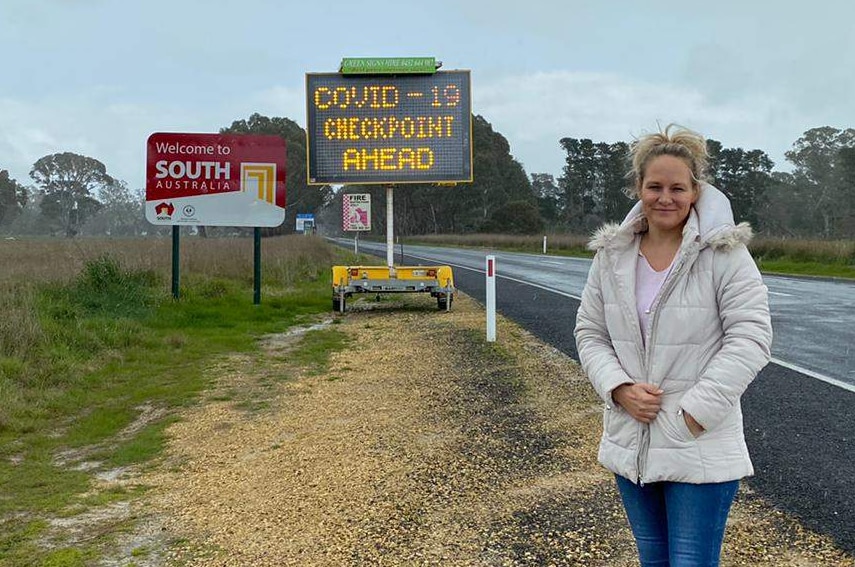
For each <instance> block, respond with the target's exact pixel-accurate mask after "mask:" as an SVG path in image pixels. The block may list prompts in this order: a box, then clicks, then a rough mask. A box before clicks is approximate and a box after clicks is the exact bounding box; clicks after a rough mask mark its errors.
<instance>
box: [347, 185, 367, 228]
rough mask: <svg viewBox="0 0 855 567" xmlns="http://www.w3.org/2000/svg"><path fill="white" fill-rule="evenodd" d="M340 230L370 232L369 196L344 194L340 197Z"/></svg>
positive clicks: (365, 194) (364, 194)
mask: <svg viewBox="0 0 855 567" xmlns="http://www.w3.org/2000/svg"><path fill="white" fill-rule="evenodd" d="M341 229H342V230H344V231H345V232H347V231H370V230H371V194H370V193H346V194H344V195H342V197H341Z"/></svg>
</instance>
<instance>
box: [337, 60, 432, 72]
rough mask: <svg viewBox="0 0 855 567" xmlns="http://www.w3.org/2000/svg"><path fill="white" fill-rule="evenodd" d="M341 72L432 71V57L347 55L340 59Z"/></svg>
mask: <svg viewBox="0 0 855 567" xmlns="http://www.w3.org/2000/svg"><path fill="white" fill-rule="evenodd" d="M341 72H342V73H343V74H345V75H366V74H374V73H390V74H391V73H434V72H436V59H435V58H433V57H349V58H346V59H342V61H341Z"/></svg>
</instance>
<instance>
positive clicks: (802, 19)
mask: <svg viewBox="0 0 855 567" xmlns="http://www.w3.org/2000/svg"><path fill="white" fill-rule="evenodd" d="M853 30H855V3H853V2H851V1H850V0H810V1H806V0H798V1H796V0H716V1H712V2H695V1H693V0H679V1H651V0H636V1H631V0H626V1H620V0H612V1H607V0H600V1H596V0H588V1H577V0H527V1H518V0H515V1H507V0H434V1H433V2H425V1H424V0H421V1H417V2H416V1H408V0H394V1H391V2H365V1H362V2H359V1H353V0H349V1H343V0H314V1H302V0H301V1H296V2H292V1H284V0H283V1H274V0H240V1H225V0H198V1H197V0H186V1H185V0H169V1H165V0H0V169H8V170H9V171H10V173H11V175H12V177H14V178H15V179H17V180H18V181H19V182H21V183H22V184H24V185H28V184H30V183H31V180H30V178H29V175H28V174H29V170H30V168H31V167H32V164H33V163H34V162H35V161H36V160H38V159H39V158H40V157H42V156H44V155H48V154H51V153H56V152H66V151H70V152H75V153H80V154H83V155H87V156H91V157H94V158H96V159H99V160H100V161H102V162H103V163H104V164H106V166H107V171H108V172H109V173H110V174H111V175H113V176H114V177H118V178H119V179H123V180H124V181H126V182H127V183H128V185H129V186H130V187H132V188H142V187H143V186H144V185H145V163H144V162H145V151H146V148H145V146H146V139H147V138H148V136H149V134H151V133H153V132H157V131H166V132H216V131H217V130H218V129H219V128H221V127H225V126H229V125H230V124H231V123H232V121H234V120H238V119H243V118H248V117H249V116H250V115H251V114H252V113H254V112H258V113H261V114H263V115H267V116H271V117H272V116H285V117H288V118H291V119H292V120H295V121H296V122H297V123H299V124H300V125H301V126H304V127H305V123H306V118H305V117H306V110H305V93H304V84H305V73H306V72H327V71H336V70H337V69H338V65H339V63H340V61H341V58H342V57H360V56H433V57H436V58H437V59H439V60H441V61H442V62H443V68H444V69H470V70H471V72H472V99H473V103H472V106H473V108H472V110H473V112H474V113H475V114H480V115H482V116H483V117H484V118H485V119H486V120H487V121H489V122H490V123H491V124H492V125H493V128H494V129H495V130H497V131H499V132H501V133H502V134H503V135H504V136H505V137H506V138H507V139H508V141H509V142H510V146H511V152H512V154H513V155H514V157H516V158H517V159H518V160H519V161H520V162H521V163H522V164H523V166H524V167H525V169H526V171H527V172H528V173H534V172H538V173H539V172H545V173H552V174H554V175H555V176H556V177H558V176H560V174H561V168H562V166H563V163H564V155H563V152H562V150H561V148H560V146H559V144H558V140H559V139H561V138H562V137H575V138H591V139H593V140H594V141H603V142H614V141H618V140H624V141H630V140H631V139H632V137H633V136H636V135H638V134H641V133H644V132H646V131H650V130H653V129H655V128H656V124H657V123H661V124H663V125H664V124H667V123H669V122H678V123H681V124H684V125H686V126H689V127H692V128H694V129H696V130H698V131H700V132H701V133H703V134H704V135H706V136H707V137H710V138H715V139H717V140H719V141H721V142H722V143H723V144H724V146H725V147H742V148H745V149H754V148H759V149H762V150H765V151H766V152H767V153H768V154H769V155H770V157H772V159H773V160H774V161H775V163H776V169H779V170H786V169H788V165H787V164H786V163H785V162H784V152H785V151H786V150H788V149H790V148H791V146H792V144H793V142H794V141H795V140H796V139H797V138H798V137H799V136H800V135H801V134H802V133H803V132H804V131H805V130H807V129H809V128H813V127H818V126H833V127H836V128H848V127H855V39H853V38H855V33H853ZM475 175H477V171H476V172H475Z"/></svg>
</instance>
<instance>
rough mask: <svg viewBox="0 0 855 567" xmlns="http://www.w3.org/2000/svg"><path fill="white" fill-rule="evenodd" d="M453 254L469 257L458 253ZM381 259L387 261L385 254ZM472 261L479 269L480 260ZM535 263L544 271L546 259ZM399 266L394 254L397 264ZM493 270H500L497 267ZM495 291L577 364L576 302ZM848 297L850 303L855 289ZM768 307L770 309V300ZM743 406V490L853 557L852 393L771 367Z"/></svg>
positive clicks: (470, 277)
mask: <svg viewBox="0 0 855 567" xmlns="http://www.w3.org/2000/svg"><path fill="white" fill-rule="evenodd" d="M363 251H365V252H368V250H367V249H363ZM458 253H459V254H465V253H469V252H468V251H463V250H460V251H458V250H455V254H458ZM379 254H380V256H381V257H382V258H384V259H385V248H382V250H379ZM476 254H478V255H480V258H481V263H482V265H483V257H484V253H483V252H477V253H476ZM536 258H539V261H538V266H539V267H541V268H543V267H544V262H545V260H547V259H545V258H543V257H536ZM400 260H401V258H400V256H399V255H397V252H396V258H395V261H396V262H398V261H400ZM380 263H381V264H382V263H385V261H383V262H380ZM402 263H404V264H418V263H424V261H423V260H420V259H416V258H409V257H407V255H406V250H405V252H404V257H403V261H402ZM498 266H499V268H498V269H499V270H501V269H502V267H501V264H498ZM583 272H584V273H585V274H587V267H586V266H584V264H583V263H579V264H578V269H574V270H570V271H569V272H568V271H564V276H563V277H564V280H565V281H566V280H568V279H574V278H576V277H578V276H579V275H580V274H581V273H583ZM454 278H455V284H456V286H457V287H458V288H459V289H460V290H461V291H463V292H465V293H466V294H467V295H470V296H471V297H474V298H475V299H476V300H478V301H481V302H482V303H483V302H484V301H485V291H484V288H485V282H484V274H483V269H482V270H475V269H464V268H457V269H455V271H454ZM583 285H584V280H583ZM769 287H770V290H771V289H772V286H771V285H770V286H769ZM496 288H497V289H496V298H497V299H496V302H497V310H498V311H499V312H500V313H501V314H502V315H503V316H505V317H508V318H510V319H511V320H513V321H515V322H516V323H518V324H520V325H521V326H523V327H524V328H526V329H527V330H529V331H530V332H531V333H533V334H534V335H536V336H537V337H538V338H540V339H541V340H543V341H544V342H546V343H548V344H550V345H552V346H554V347H555V348H557V349H558V350H560V351H562V352H564V353H566V354H568V355H569V356H571V357H573V358H575V359H578V354H577V352H576V345H575V341H574V339H573V334H572V331H573V325H574V323H575V320H576V310H577V308H578V306H579V302H578V300H577V299H575V298H573V297H569V296H568V294H566V293H558V292H555V291H551V290H549V289H548V286H547V285H541V284H539V283H535V284H534V285H532V284H530V283H526V282H523V281H521V280H516V279H508V278H506V277H500V278H497V282H496ZM580 290H581V288H580ZM852 290H853V291H852V294H851V295H853V296H855V287H853V288H852ZM783 293H789V292H783ZM779 297H781V298H785V297H786V296H779ZM850 301H852V300H851V299H850ZM770 302H772V303H773V308H774V302H775V296H774V295H772V296H771V298H770ZM777 331H778V329H777V328H776V332H777ZM846 331H847V332H851V331H852V328H851V327H850V328H849V329H847V330H846ZM778 338H779V336H778V335H776V340H778ZM499 340H501V337H499ZM817 340H822V339H821V338H820V337H817ZM849 346H851V342H850V343H847V345H846V347H847V348H848V347H849ZM788 348H789V347H788ZM846 356H848V357H849V358H851V355H849V354H847V355H846ZM850 364H851V362H850ZM742 403H743V409H744V413H745V433H746V439H747V442H748V447H749V450H750V452H751V456H752V460H753V462H754V467H755V471H756V474H755V476H754V477H752V478H750V479H748V480H747V483H748V485H749V486H750V487H751V488H752V489H754V490H755V491H756V492H757V493H758V494H759V495H761V496H762V497H763V498H765V499H766V500H767V501H768V502H770V503H772V504H774V505H775V506H777V507H778V508H779V509H781V510H783V511H785V512H787V513H789V514H792V515H793V516H796V517H798V518H799V519H800V520H801V521H802V523H803V524H804V525H805V526H806V527H808V528H810V529H812V530H814V531H816V532H819V533H823V534H827V535H828V536H830V537H831V538H833V539H834V540H835V542H836V543H837V544H838V545H839V546H840V547H841V548H842V549H843V550H845V551H846V552H847V553H849V554H852V555H855V490H853V485H855V443H853V438H855V392H853V391H850V390H847V389H844V388H841V387H838V386H835V385H833V384H830V383H828V382H824V381H822V380H817V379H816V378H814V377H811V376H809V375H807V374H804V373H801V372H798V371H796V370H793V369H792V368H788V367H785V366H782V365H780V364H774V363H773V364H770V365H769V366H767V367H766V368H765V369H764V370H763V371H762V372H761V373H760V374H759V375H758V377H757V379H756V380H755V381H754V382H753V383H752V385H751V386H750V387H749V389H748V391H747V392H746V394H745V395H744V396H743V401H742Z"/></svg>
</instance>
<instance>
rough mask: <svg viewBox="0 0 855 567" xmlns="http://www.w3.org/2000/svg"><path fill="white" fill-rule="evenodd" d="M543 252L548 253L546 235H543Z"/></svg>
mask: <svg viewBox="0 0 855 567" xmlns="http://www.w3.org/2000/svg"><path fill="white" fill-rule="evenodd" d="M543 253H544V254H546V237H545V236H544V237H543Z"/></svg>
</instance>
